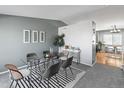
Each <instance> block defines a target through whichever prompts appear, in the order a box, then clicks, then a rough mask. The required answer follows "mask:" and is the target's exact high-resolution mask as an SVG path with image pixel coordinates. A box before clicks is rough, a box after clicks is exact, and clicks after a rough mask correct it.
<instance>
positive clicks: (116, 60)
mask: <svg viewBox="0 0 124 93" xmlns="http://www.w3.org/2000/svg"><path fill="white" fill-rule="evenodd" d="M96 60H97V62H96V63H100V64H106V65H110V66H114V67H120V66H121V65H122V64H123V60H122V55H121V54H116V55H115V54H112V53H105V52H98V53H97V54H96Z"/></svg>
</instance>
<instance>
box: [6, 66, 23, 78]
mask: <svg viewBox="0 0 124 93" xmlns="http://www.w3.org/2000/svg"><path fill="white" fill-rule="evenodd" d="M5 67H6V68H7V69H8V70H9V71H10V74H11V78H12V79H14V80H18V79H21V78H23V75H22V74H21V72H19V71H18V69H17V67H16V66H15V65H13V64H6V65H5Z"/></svg>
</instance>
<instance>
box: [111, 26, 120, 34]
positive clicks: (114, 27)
mask: <svg viewBox="0 0 124 93" xmlns="http://www.w3.org/2000/svg"><path fill="white" fill-rule="evenodd" d="M120 31H121V30H120V29H117V28H116V25H113V26H112V30H111V31H110V32H111V33H119V32H120Z"/></svg>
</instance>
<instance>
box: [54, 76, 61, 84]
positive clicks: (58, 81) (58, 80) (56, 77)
mask: <svg viewBox="0 0 124 93" xmlns="http://www.w3.org/2000/svg"><path fill="white" fill-rule="evenodd" d="M55 77H56V80H57V83H58V85H59V80H58V78H57V76H56V75H55ZM59 86H60V85H59Z"/></svg>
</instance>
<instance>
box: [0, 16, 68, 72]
mask: <svg viewBox="0 0 124 93" xmlns="http://www.w3.org/2000/svg"><path fill="white" fill-rule="evenodd" d="M64 25H66V24H64V23H63V22H61V21H56V20H48V19H38V18H29V17H19V16H10V15H0V72H2V71H5V70H6V69H5V67H4V65H5V64H7V63H12V64H15V65H16V66H18V67H19V66H23V65H24V63H23V62H21V61H20V59H23V60H26V54H27V53H31V52H35V53H37V54H38V56H39V57H40V56H42V51H43V50H46V49H49V47H52V48H53V49H54V50H57V48H56V47H54V46H53V39H54V36H55V35H57V34H58V27H60V26H64ZM24 29H30V30H41V31H45V32H46V42H45V43H30V44H24V43H23V30H24Z"/></svg>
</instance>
